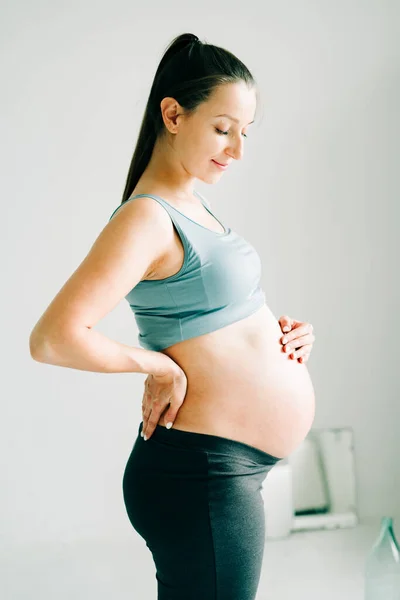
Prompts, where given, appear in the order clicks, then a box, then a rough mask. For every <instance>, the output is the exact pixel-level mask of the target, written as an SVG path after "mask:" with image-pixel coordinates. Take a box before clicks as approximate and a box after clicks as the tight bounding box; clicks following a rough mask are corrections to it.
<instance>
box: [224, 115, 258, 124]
mask: <svg viewBox="0 0 400 600" xmlns="http://www.w3.org/2000/svg"><path fill="white" fill-rule="evenodd" d="M215 116H216V117H228V119H231V120H232V121H235V123H239V119H235V117H231V115H215ZM252 123H254V120H253V121H250V123H248V125H251V124H252Z"/></svg>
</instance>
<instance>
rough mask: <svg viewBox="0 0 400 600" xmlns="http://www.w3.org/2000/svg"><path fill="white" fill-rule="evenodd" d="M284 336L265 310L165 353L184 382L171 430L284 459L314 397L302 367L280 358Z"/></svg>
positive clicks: (307, 423)
mask: <svg viewBox="0 0 400 600" xmlns="http://www.w3.org/2000/svg"><path fill="white" fill-rule="evenodd" d="M282 335H283V333H282V331H281V328H280V326H279V323H278V321H277V320H276V318H275V317H274V315H273V314H272V312H271V311H270V310H269V308H268V307H267V306H266V305H264V306H263V307H262V308H261V309H260V310H258V311H257V312H256V313H254V314H252V315H250V316H249V317H247V318H246V319H243V320H241V321H237V322H236V323H233V324H232V325H229V326H228V327H224V328H222V329H219V330H216V331H213V332H211V333H208V334H206V335H203V336H199V337H196V338H192V339H188V340H185V341H184V342H179V343H178V344H175V345H174V346H171V347H170V348H167V349H166V350H164V351H163V352H164V353H165V354H167V355H168V356H170V358H172V359H173V360H174V361H175V362H176V363H177V364H179V366H180V367H181V368H182V369H183V370H184V372H185V374H186V377H187V381H188V386H187V393H186V397H185V400H184V402H183V404H182V406H181V408H180V409H179V412H178V414H177V418H176V419H175V422H174V424H173V428H174V429H180V430H182V431H192V432H197V433H208V434H211V435H218V436H221V437H225V438H230V439H233V440H237V441H240V442H244V443H246V444H249V445H251V446H254V447H256V448H259V449H260V450H262V451H264V452H266V453H268V454H271V455H273V456H276V457H279V458H283V457H285V456H288V455H289V454H290V453H291V452H292V451H293V450H294V449H295V448H296V447H297V446H298V445H299V444H300V443H301V442H302V440H303V439H304V438H305V437H306V435H307V433H308V431H309V430H310V428H311V426H312V422H313V419H314V414H315V395H314V388H313V385H312V382H311V379H310V375H309V372H308V369H307V367H306V365H305V364H301V363H299V362H298V361H296V360H293V359H290V358H289V357H288V355H287V354H285V353H284V352H283V346H282V344H281V342H280V340H281V338H282ZM159 424H160V425H164V421H163V417H162V418H161V419H160V422H159Z"/></svg>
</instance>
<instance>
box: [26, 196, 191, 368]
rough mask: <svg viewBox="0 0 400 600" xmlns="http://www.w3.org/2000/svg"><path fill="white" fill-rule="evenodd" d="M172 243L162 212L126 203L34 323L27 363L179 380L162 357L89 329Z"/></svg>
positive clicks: (150, 203) (145, 202)
mask: <svg viewBox="0 0 400 600" xmlns="http://www.w3.org/2000/svg"><path fill="white" fill-rule="evenodd" d="M172 242H173V227H172V223H171V220H170V217H169V215H168V213H167V212H166V211H165V210H164V208H163V207H161V206H160V205H159V204H158V203H157V202H155V201H154V200H153V199H151V198H143V197H142V198H135V200H134V201H128V202H126V204H125V205H124V206H122V207H121V208H120V209H119V210H118V211H117V213H116V214H115V215H114V216H113V218H112V219H111V220H110V222H109V223H107V225H106V226H105V227H104V229H103V230H102V231H101V233H100V234H99V236H98V237H97V239H96V240H95V242H94V244H93V246H92V248H91V249H90V251H89V253H88V255H87V256H86V257H85V259H84V260H83V262H82V263H81V264H80V265H79V267H78V268H77V269H76V271H75V272H74V273H73V274H72V275H71V277H70V278H69V279H68V280H67V282H66V283H65V284H64V286H63V287H62V288H61V290H60V291H59V292H58V294H57V295H56V297H55V298H54V299H53V301H52V302H51V304H50V305H49V307H48V308H47V310H46V311H45V312H44V313H43V315H42V316H41V317H40V319H39V321H38V322H37V323H36V325H35V327H34V328H33V330H32V332H31V335H30V338H29V347H30V353H31V356H32V358H33V359H34V360H37V361H38V362H44V363H47V364H52V365H57V366H61V367H69V368H71V369H78V370H82V371H95V372H99V373H129V372H135V373H148V374H153V375H164V374H166V373H168V372H171V371H175V370H176V372H177V374H179V373H180V372H181V371H182V370H181V369H180V367H179V366H178V365H177V363H175V362H174V361H173V360H172V359H171V358H169V357H168V356H166V355H165V354H163V353H161V352H155V351H152V350H145V349H143V348H137V347H131V346H128V345H126V344H122V343H120V342H117V341H115V340H112V339H110V338H108V337H106V336H105V335H103V334H102V333H100V332H98V331H96V330H94V329H93V327H94V325H96V323H98V321H100V319H102V318H103V317H104V316H105V315H106V314H107V313H108V312H110V311H111V310H112V309H113V308H114V307H115V306H116V305H117V304H118V303H119V302H120V300H121V299H122V298H124V297H125V296H126V295H127V294H128V292H129V291H130V290H131V289H132V288H133V287H134V286H135V285H136V284H137V283H138V282H139V281H140V280H141V279H143V278H145V277H146V274H147V273H148V272H150V269H151V268H152V266H153V265H156V264H157V263H158V261H159V260H161V258H162V256H163V255H164V254H165V252H166V251H167V248H168V245H170V244H171V243H172Z"/></svg>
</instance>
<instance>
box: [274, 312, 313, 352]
mask: <svg viewBox="0 0 400 600" xmlns="http://www.w3.org/2000/svg"><path fill="white" fill-rule="evenodd" d="M278 322H279V324H280V326H281V329H282V331H283V333H284V334H285V335H283V336H282V338H281V342H282V344H283V346H284V347H283V351H284V352H285V353H287V354H288V356H289V358H292V359H294V358H297V360H298V361H299V362H300V363H305V362H307V361H308V359H309V356H310V354H311V350H312V346H313V343H314V341H315V335H314V333H313V332H314V328H313V326H312V325H311V323H304V322H303V321H296V319H291V318H290V317H288V316H283V317H280V318H279V319H278Z"/></svg>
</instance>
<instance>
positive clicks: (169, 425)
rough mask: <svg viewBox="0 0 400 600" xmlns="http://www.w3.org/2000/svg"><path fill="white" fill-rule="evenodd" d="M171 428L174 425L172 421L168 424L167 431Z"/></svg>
mask: <svg viewBox="0 0 400 600" xmlns="http://www.w3.org/2000/svg"><path fill="white" fill-rule="evenodd" d="M171 427H172V423H171V421H170V422H169V423H167V424H166V428H167V429H171Z"/></svg>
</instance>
